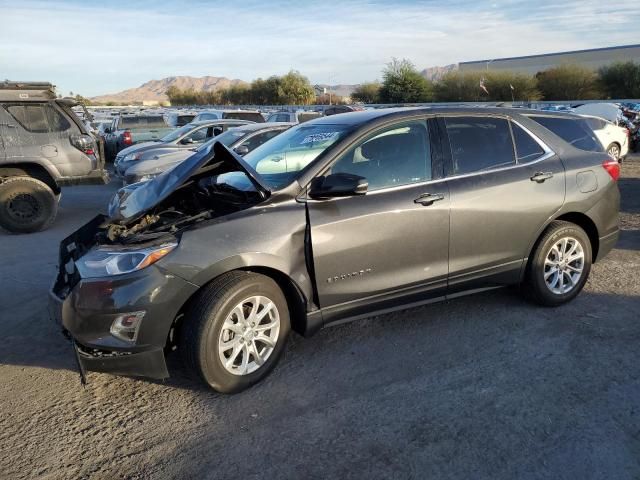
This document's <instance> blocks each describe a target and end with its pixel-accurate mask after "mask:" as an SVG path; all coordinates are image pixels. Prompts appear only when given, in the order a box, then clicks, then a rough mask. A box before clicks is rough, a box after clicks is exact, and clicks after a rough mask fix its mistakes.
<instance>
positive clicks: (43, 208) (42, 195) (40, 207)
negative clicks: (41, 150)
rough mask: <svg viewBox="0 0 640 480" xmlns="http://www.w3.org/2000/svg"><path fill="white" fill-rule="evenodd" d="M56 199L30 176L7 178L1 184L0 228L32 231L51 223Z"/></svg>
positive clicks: (9, 230) (41, 183)
mask: <svg viewBox="0 0 640 480" xmlns="http://www.w3.org/2000/svg"><path fill="white" fill-rule="evenodd" d="M57 213H58V198H57V197H56V195H55V194H54V193H53V190H51V188H49V186H48V185H47V184H46V183H44V182H41V181H40V180H37V179H35V178H31V177H9V178H5V179H4V180H2V183H0V227H2V228H3V229H4V230H6V231H8V232H11V233H31V232H38V231H40V230H44V229H46V228H48V227H49V226H51V224H52V223H53V221H54V220H55V218H56V214H57Z"/></svg>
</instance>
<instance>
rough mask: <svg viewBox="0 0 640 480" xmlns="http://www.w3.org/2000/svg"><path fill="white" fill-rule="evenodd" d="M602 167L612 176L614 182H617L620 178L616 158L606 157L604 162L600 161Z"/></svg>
mask: <svg viewBox="0 0 640 480" xmlns="http://www.w3.org/2000/svg"><path fill="white" fill-rule="evenodd" d="M602 168H604V169H605V170H606V171H607V173H608V174H609V175H611V178H613V181H614V182H617V181H618V179H619V178H620V164H619V163H618V161H617V160H614V159H613V158H607V159H606V160H605V161H604V162H602Z"/></svg>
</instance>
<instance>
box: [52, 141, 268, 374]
mask: <svg viewBox="0 0 640 480" xmlns="http://www.w3.org/2000/svg"><path fill="white" fill-rule="evenodd" d="M235 157H236V156H235V155H234V154H233V153H232V152H229V150H227V149H226V148H225V147H224V146H222V145H220V144H216V145H215V146H214V148H213V149H212V150H211V151H209V152H204V154H197V155H194V156H193V157H190V158H189V159H187V160H186V161H185V162H184V163H183V164H180V165H178V167H176V168H175V169H173V170H171V171H167V172H165V173H163V174H162V175H161V176H159V177H157V178H156V179H154V180H152V181H150V182H147V183H144V184H138V185H131V186H129V187H125V188H123V189H121V190H120V191H119V192H118V193H117V194H116V196H115V197H114V198H113V200H112V202H111V204H110V205H109V215H108V216H105V215H98V216H96V217H95V218H94V219H92V220H91V221H90V222H88V223H87V224H85V225H84V226H82V227H81V228H79V229H78V230H77V231H75V232H74V233H72V234H71V235H70V236H68V237H67V238H66V239H64V240H63V241H62V242H61V244H60V250H59V267H58V274H57V276H56V279H55V281H54V283H53V285H52V288H51V292H50V307H49V309H50V315H51V317H52V318H54V319H55V320H56V322H57V323H58V324H59V325H60V326H61V327H62V329H63V331H64V332H65V333H66V334H67V336H69V337H71V339H72V340H73V343H74V350H75V355H76V358H77V359H78V364H79V368H80V372H81V376H82V378H83V379H84V372H85V370H91V371H99V372H109V373H114V374H121V375H133V376H144V377H151V378H166V377H167V376H168V372H167V368H166V364H165V360H164V349H165V347H166V339H167V336H168V333H169V329H170V328H171V324H172V322H173V320H174V319H175V317H176V315H177V313H178V309H179V308H180V307H181V305H183V304H184V302H185V301H186V300H187V299H188V298H189V297H190V296H191V295H192V294H193V293H194V292H195V291H196V290H197V287H196V286H195V285H193V284H191V283H189V282H188V281H186V280H184V279H182V278H180V277H178V276H176V275H174V274H172V273H171V272H168V271H166V270H165V269H164V268H162V267H159V266H157V265H156V262H158V261H159V260H160V259H161V258H163V257H164V256H165V255H168V254H169V253H170V252H171V251H172V250H173V249H175V248H177V247H178V246H179V244H180V239H181V236H182V233H183V232H184V231H185V230H187V229H191V228H194V227H195V226H197V225H198V224H200V223H202V222H205V221H207V220H211V219H214V218H218V217H221V216H224V215H228V214H231V213H233V212H237V211H239V210H243V209H246V208H250V207H252V206H254V205H256V204H258V203H260V202H262V201H264V200H265V199H266V198H268V196H269V192H268V190H266V189H264V187H263V186H262V184H261V183H260V181H259V180H257V179H256V178H253V177H252V175H253V174H255V172H252V171H251V170H250V167H247V168H245V167H246V165H243V164H242V163H240V162H241V160H240V162H238V159H237V158H235ZM255 175H257V174H255Z"/></svg>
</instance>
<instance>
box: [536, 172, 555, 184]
mask: <svg viewBox="0 0 640 480" xmlns="http://www.w3.org/2000/svg"><path fill="white" fill-rule="evenodd" d="M550 178H553V173H552V172H536V173H534V174H533V177H531V181H532V182H537V183H542V182H544V181H545V180H549V179H550Z"/></svg>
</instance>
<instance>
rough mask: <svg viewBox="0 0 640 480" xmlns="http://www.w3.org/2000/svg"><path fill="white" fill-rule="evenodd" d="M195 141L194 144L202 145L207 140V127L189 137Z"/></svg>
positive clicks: (199, 129)
mask: <svg viewBox="0 0 640 480" xmlns="http://www.w3.org/2000/svg"><path fill="white" fill-rule="evenodd" d="M187 137H190V138H191V140H193V143H202V142H204V141H205V140H206V139H207V127H201V128H198V129H197V130H194V131H193V132H191V134H189V135H187Z"/></svg>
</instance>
